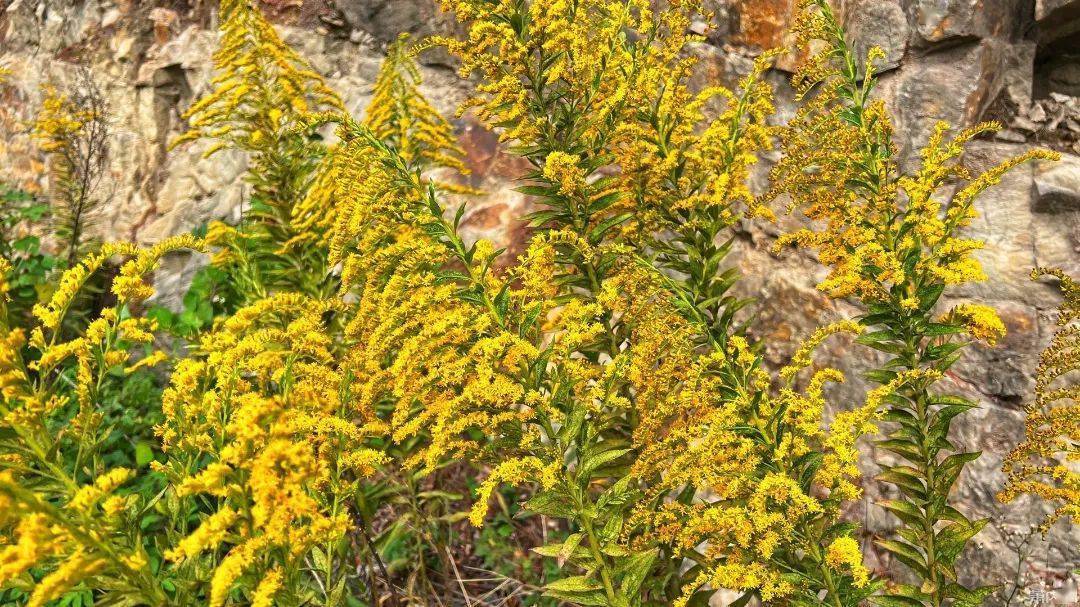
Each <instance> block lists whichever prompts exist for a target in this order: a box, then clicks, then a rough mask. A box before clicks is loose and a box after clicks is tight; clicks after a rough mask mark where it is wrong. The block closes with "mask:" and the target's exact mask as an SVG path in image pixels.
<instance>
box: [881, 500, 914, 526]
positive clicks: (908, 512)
mask: <svg viewBox="0 0 1080 607" xmlns="http://www.w3.org/2000/svg"><path fill="white" fill-rule="evenodd" d="M878 503H879V504H880V505H881V507H882V508H885V509H886V510H888V511H889V512H892V513H893V514H895V515H896V517H897V518H899V519H900V520H901V521H903V522H905V523H907V524H908V525H922V523H923V513H922V511H921V510H919V509H918V508H917V507H916V506H915V505H914V504H912V503H910V502H905V501H902V500H883V501H881V502H878Z"/></svg>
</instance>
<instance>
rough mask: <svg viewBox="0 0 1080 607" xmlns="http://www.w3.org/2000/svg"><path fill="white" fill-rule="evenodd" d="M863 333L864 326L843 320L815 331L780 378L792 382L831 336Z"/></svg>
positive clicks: (781, 371)
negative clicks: (818, 348)
mask: <svg viewBox="0 0 1080 607" xmlns="http://www.w3.org/2000/svg"><path fill="white" fill-rule="evenodd" d="M862 331H863V328H862V326H861V325H860V324H859V323H857V322H855V321H853V320H842V321H840V322H835V323H832V324H830V325H826V326H824V327H821V328H819V329H818V330H816V331H814V333H813V334H812V335H811V336H810V337H808V338H806V339H805V340H803V343H802V344H801V345H800V346H799V349H798V350H797V351H796V352H795V355H794V356H792V357H791V362H790V363H788V364H787V365H786V366H785V367H784V368H783V369H781V370H780V377H782V378H784V380H786V381H791V379H792V378H793V377H794V376H795V374H797V373H798V372H799V371H802V370H803V369H805V368H806V367H808V366H810V363H811V356H812V355H813V353H814V350H816V349H817V347H818V346H820V345H821V343H822V342H823V341H825V340H826V339H828V338H829V336H831V335H836V334H837V333H851V334H854V335H859V334H860V333H862Z"/></svg>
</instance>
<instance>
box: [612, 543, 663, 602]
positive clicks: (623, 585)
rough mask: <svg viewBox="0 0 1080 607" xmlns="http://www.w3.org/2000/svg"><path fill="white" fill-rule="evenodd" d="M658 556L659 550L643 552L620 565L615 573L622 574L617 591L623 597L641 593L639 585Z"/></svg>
mask: <svg viewBox="0 0 1080 607" xmlns="http://www.w3.org/2000/svg"><path fill="white" fill-rule="evenodd" d="M658 554H659V550H657V549H655V548H654V549H652V550H648V551H645V552H638V553H636V554H634V555H633V556H631V557H630V558H628V559H626V560H625V561H624V562H623V563H622V564H621V565H620V567H619V569H618V571H617V573H620V574H622V576H623V577H622V581H620V582H619V590H620V591H622V593H623V594H624V595H625V596H628V597H634V596H637V595H638V593H639V592H641V584H642V583H643V582H644V581H645V578H646V577H647V576H648V575H649V571H651V570H652V567H653V563H655V562H656V557H657V555H658Z"/></svg>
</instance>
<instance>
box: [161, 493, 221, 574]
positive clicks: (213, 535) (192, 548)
mask: <svg viewBox="0 0 1080 607" xmlns="http://www.w3.org/2000/svg"><path fill="white" fill-rule="evenodd" d="M238 518H239V514H238V513H237V512H236V511H234V510H232V509H231V508H229V507H227V506H226V507H225V508H222V509H221V510H218V511H217V512H215V513H214V514H212V515H210V516H209V517H207V518H206V519H205V520H204V521H203V522H202V523H201V524H200V525H199V527H198V528H197V529H195V531H193V532H192V533H191V534H190V535H188V536H187V537H185V538H183V539H182V540H180V542H179V543H177V544H176V546H175V547H174V548H171V549H170V550H168V551H166V552H165V555H164V556H165V558H166V559H168V560H170V561H182V560H184V559H189V558H194V557H196V556H198V555H199V554H201V553H202V552H204V551H205V550H207V549H211V548H216V547H217V546H218V545H219V544H221V542H222V540H223V539H225V537H226V535H227V534H229V533H230V531H231V528H232V525H233V523H234V522H236V520H237V519H238Z"/></svg>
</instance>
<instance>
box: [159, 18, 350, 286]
mask: <svg viewBox="0 0 1080 607" xmlns="http://www.w3.org/2000/svg"><path fill="white" fill-rule="evenodd" d="M219 17H220V19H221V26H220V29H221V46H220V48H219V49H218V51H217V52H216V53H215V54H214V67H215V69H216V70H217V75H216V76H215V77H214V79H213V81H212V83H213V86H214V89H213V90H212V91H211V92H210V93H209V94H207V95H205V96H204V97H202V98H201V99H200V100H198V101H197V102H196V103H195V104H193V105H192V106H191V107H190V108H188V110H187V111H186V112H185V113H184V117H185V118H186V119H187V120H188V123H189V127H190V128H189V129H188V131H187V132H186V133H184V134H183V135H181V136H180V137H179V138H177V139H176V140H175V141H173V143H172V145H173V146H174V147H175V146H178V145H182V144H185V143H187V142H191V141H194V140H197V139H207V140H209V141H210V142H211V144H210V145H209V147H208V148H207V149H206V151H205V152H204V155H205V156H211V155H213V154H215V153H217V152H219V151H221V150H225V149H231V150H239V151H242V152H244V153H246V154H247V156H248V159H249V162H250V163H251V164H252V168H251V170H250V171H248V173H247V181H248V183H249V184H250V185H251V188H252V191H251V196H250V208H249V209H247V211H246V212H245V215H244V221H243V223H242V224H241V225H240V226H236V227H231V226H225V225H220V226H216V227H214V228H212V229H211V231H210V234H209V242H210V244H212V245H214V246H216V247H220V248H221V249H223V250H225V251H231V252H232V253H231V258H236V259H237V264H238V267H237V269H236V271H237V272H241V273H243V275H244V279H243V280H242V281H240V280H237V284H234V285H232V287H233V290H234V291H236V293H235V294H234V299H235V300H237V301H238V305H246V304H250V303H252V302H254V301H256V300H258V299H259V298H261V297H264V296H266V295H268V294H269V293H271V292H272V291H274V290H275V289H277V288H278V287H279V286H283V287H285V288H290V289H295V290H299V291H301V292H306V293H312V294H314V295H320V296H321V295H325V294H326V293H327V292H328V290H332V288H333V287H332V285H327V284H325V283H326V274H327V272H326V268H325V265H324V264H325V259H324V258H322V257H320V256H319V254H318V250H317V249H296V250H283V249H282V245H284V244H285V243H287V242H289V241H290V240H291V239H292V238H294V237H295V236H296V234H295V232H294V226H293V221H292V215H293V211H294V208H295V207H296V206H298V205H299V204H300V202H301V200H303V198H304V196H305V195H306V192H307V190H308V188H309V187H310V182H311V180H312V177H313V172H314V170H315V168H316V166H317V165H318V161H319V158H320V156H321V155H322V154H323V153H324V147H325V146H324V145H323V143H322V142H321V141H320V139H319V138H318V137H316V136H314V135H315V134H314V133H312V132H310V131H308V130H305V129H303V128H300V126H301V124H302V118H303V116H304V115H305V114H307V113H310V112H318V111H322V110H330V109H335V110H341V109H342V105H341V99H340V98H339V97H338V96H337V94H336V93H334V92H333V91H331V90H330V89H329V88H328V87H327V86H326V84H325V82H324V80H323V78H322V76H321V75H319V74H318V73H317V72H315V71H314V69H313V68H312V67H311V65H310V64H309V63H308V62H307V61H306V60H304V59H303V58H302V57H300V56H299V55H297V54H296V52H295V51H294V50H293V49H291V48H290V47H289V46H288V45H287V44H285V42H284V41H282V39H281V37H280V36H279V35H278V33H277V31H276V30H275V29H274V26H273V25H272V24H271V23H270V22H269V21H267V19H266V18H265V17H264V16H263V15H262V13H261V12H260V11H259V10H258V8H256V7H254V6H253V5H252V4H251V3H250V2H248V1H247V0H226V1H224V2H222V3H221V11H220V15H219ZM229 258H230V257H229V256H228V254H226V253H223V254H221V255H220V256H219V258H218V261H219V262H220V263H224V262H225V261H226V260H227V259H229ZM240 260H242V261H240Z"/></svg>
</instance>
